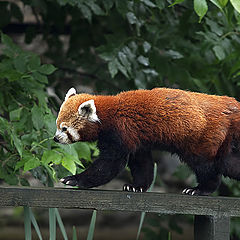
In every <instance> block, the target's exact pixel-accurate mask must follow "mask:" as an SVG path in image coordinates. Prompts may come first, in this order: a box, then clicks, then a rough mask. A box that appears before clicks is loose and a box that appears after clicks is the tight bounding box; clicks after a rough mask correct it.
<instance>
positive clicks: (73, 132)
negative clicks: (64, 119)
mask: <svg viewBox="0 0 240 240" xmlns="http://www.w3.org/2000/svg"><path fill="white" fill-rule="evenodd" d="M67 131H68V132H69V134H70V135H71V136H72V139H73V141H78V140H79V139H80V136H79V134H78V131H77V130H76V129H74V128H73V127H69V128H68V130H67Z"/></svg>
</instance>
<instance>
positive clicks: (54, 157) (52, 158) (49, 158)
mask: <svg viewBox="0 0 240 240" xmlns="http://www.w3.org/2000/svg"><path fill="white" fill-rule="evenodd" d="M61 160H62V155H61V154H59V153H57V152H55V151H53V150H47V151H45V152H44V153H43V155H42V159H41V162H42V163H43V164H49V163H51V162H52V163H55V164H60V163H61Z"/></svg>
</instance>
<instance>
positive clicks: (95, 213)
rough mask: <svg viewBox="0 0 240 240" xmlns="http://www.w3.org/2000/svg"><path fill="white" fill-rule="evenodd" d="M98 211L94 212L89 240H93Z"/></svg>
mask: <svg viewBox="0 0 240 240" xmlns="http://www.w3.org/2000/svg"><path fill="white" fill-rule="evenodd" d="M96 217H97V211H96V210H93V213H92V218H91V222H90V225H89V229H88V236H87V240H93V236H94V230H95V224H96Z"/></svg>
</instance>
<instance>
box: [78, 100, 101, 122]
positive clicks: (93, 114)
mask: <svg viewBox="0 0 240 240" xmlns="http://www.w3.org/2000/svg"><path fill="white" fill-rule="evenodd" d="M78 113H79V115H80V116H82V117H84V118H86V119H88V120H89V121H90V122H100V120H99V118H98V116H97V109H96V106H95V103H94V100H93V99H91V100H88V101H86V102H83V103H82V104H81V105H80V106H79V108H78Z"/></svg>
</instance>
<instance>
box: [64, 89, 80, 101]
mask: <svg viewBox="0 0 240 240" xmlns="http://www.w3.org/2000/svg"><path fill="white" fill-rule="evenodd" d="M75 94H77V91H76V89H75V88H70V89H69V90H68V92H67V94H66V96H65V100H64V101H67V100H68V98H69V97H70V96H71V95H75Z"/></svg>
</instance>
